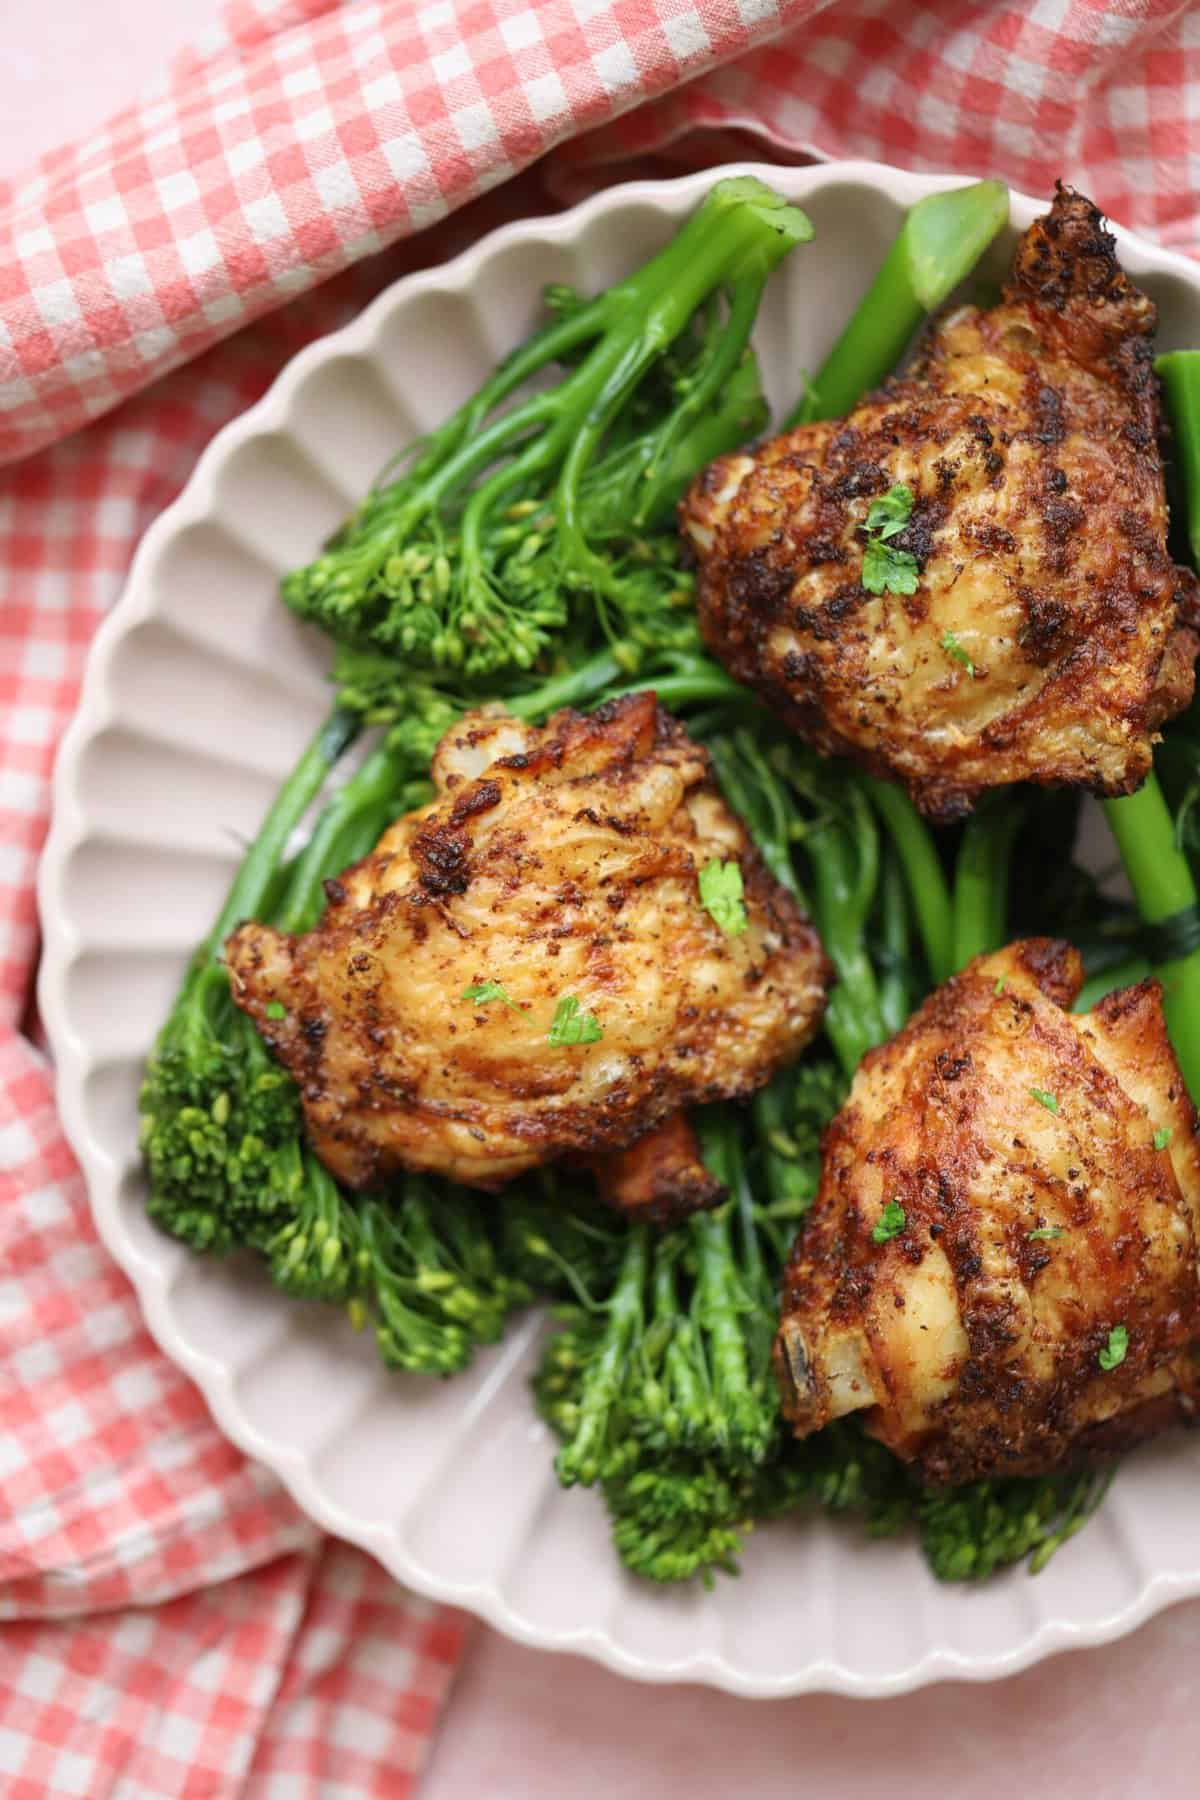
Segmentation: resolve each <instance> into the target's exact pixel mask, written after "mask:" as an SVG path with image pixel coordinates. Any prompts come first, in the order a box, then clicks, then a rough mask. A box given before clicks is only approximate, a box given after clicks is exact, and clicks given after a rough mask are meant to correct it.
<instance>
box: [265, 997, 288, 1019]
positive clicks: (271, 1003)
mask: <svg viewBox="0 0 1200 1800" xmlns="http://www.w3.org/2000/svg"><path fill="white" fill-rule="evenodd" d="M263 1011H264V1013H265V1014H266V1015H267V1017H268V1019H286V1018H287V1007H286V1006H285V1005H284V1004H283V1001H282V1000H268V1001H267V1004H266V1005H265V1006H264V1007H263Z"/></svg>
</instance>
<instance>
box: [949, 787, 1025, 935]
mask: <svg viewBox="0 0 1200 1800" xmlns="http://www.w3.org/2000/svg"><path fill="white" fill-rule="evenodd" d="M1021 812H1022V808H1021V806H1020V805H1019V803H1014V802H1013V801H1012V800H1010V799H1007V798H996V797H992V796H989V797H988V799H986V800H984V801H981V802H980V804H979V806H978V807H977V808H976V810H975V811H974V812H973V813H972V814H971V817H970V818H969V819H968V820H967V824H966V829H965V830H964V832H963V837H962V843H961V845H960V846H959V851H958V861H957V864H956V866H955V872H954V966H955V968H956V969H961V968H964V967H965V966H966V964H967V963H969V962H970V961H971V958H972V957H974V956H982V955H983V954H984V952H985V951H988V950H998V949H999V948H1000V946H1001V944H1003V942H1004V939H1005V924H1006V921H1007V917H1008V865H1009V860H1010V858H1011V856H1012V849H1013V844H1014V843H1015V842H1016V836H1017V831H1018V830H1019V828H1020V824H1021Z"/></svg>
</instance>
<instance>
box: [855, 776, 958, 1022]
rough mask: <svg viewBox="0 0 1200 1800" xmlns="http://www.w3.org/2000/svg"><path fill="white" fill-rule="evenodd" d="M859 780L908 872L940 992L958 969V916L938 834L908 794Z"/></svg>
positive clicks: (888, 784) (933, 977)
mask: <svg viewBox="0 0 1200 1800" xmlns="http://www.w3.org/2000/svg"><path fill="white" fill-rule="evenodd" d="M860 779H861V781H862V784H863V788H864V790H865V792H866V793H867V795H868V796H869V798H870V800H871V803H872V805H873V806H874V808H875V810H876V812H877V813H878V814H879V816H880V818H881V819H882V820H883V823H884V826H885V827H886V829H887V833H888V836H889V838H890V839H891V842H892V846H893V848H894V849H895V852H896V855H897V856H898V858H899V860H900V866H901V867H902V869H903V870H904V876H905V880H906V882H907V884H908V893H909V900H910V902H911V904H912V910H913V918H914V920H915V923H916V926H917V930H918V932H919V933H920V938H921V943H922V946H923V948H924V951H925V961H926V964H927V966H928V969H929V975H930V979H931V980H932V982H933V985H934V986H935V987H940V986H941V984H942V982H943V981H947V980H948V979H949V978H950V976H951V975H953V973H954V970H955V967H956V964H955V956H954V914H953V907H952V903H951V899H950V889H949V887H948V886H947V883H946V877H945V875H944V873H943V872H942V864H941V859H940V857H939V856H938V851H937V845H936V844H935V843H934V840H933V833H932V832H931V831H930V829H929V827H928V825H926V823H925V821H924V819H923V818H922V817H921V815H920V813H919V812H918V811H917V809H916V807H915V806H914V805H913V803H912V801H911V800H910V799H909V798H908V795H907V794H906V793H904V791H903V789H901V788H898V787H896V786H895V785H894V784H893V783H892V782H890V781H879V780H877V779H876V778H875V777H874V776H873V775H864V776H861V777H860Z"/></svg>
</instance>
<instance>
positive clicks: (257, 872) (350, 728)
mask: <svg viewBox="0 0 1200 1800" xmlns="http://www.w3.org/2000/svg"><path fill="white" fill-rule="evenodd" d="M361 728H362V726H361V721H360V720H359V719H358V718H356V717H355V715H354V714H353V713H351V712H344V711H341V710H338V711H335V712H333V713H331V714H330V716H329V717H328V718H327V719H326V720H325V721H324V723H323V724H322V726H321V728H320V730H319V731H318V732H317V734H316V736H315V737H314V738H313V739H312V742H311V743H310V744H309V746H308V748H307V749H306V750H305V752H304V754H303V755H302V756H301V758H300V761H299V762H298V763H297V764H296V767H295V768H294V769H293V770H292V773H291V774H290V775H289V776H288V778H287V780H286V781H285V782H284V783H283V786H282V787H281V788H280V789H279V791H278V793H277V794H276V795H275V798H274V800H272V802H271V805H270V809H269V811H268V813H267V816H266V818H265V819H264V820H263V822H262V824H261V826H260V827H259V830H258V835H257V836H256V837H255V839H254V842H253V844H251V846H250V848H249V850H248V851H247V852H246V855H245V856H244V857H243V859H242V863H241V866H240V867H239V869H238V872H237V874H236V875H235V876H234V878H233V885H232V886H231V887H230V889H229V893H228V894H227V896H226V898H225V904H224V905H223V906H222V908H221V910H220V912H219V913H218V914H217V917H216V919H215V921H214V922H213V926H212V929H211V930H210V932H209V934H208V936H207V937H206V938H205V940H204V943H203V945H202V946H201V952H200V954H201V957H202V958H205V959H208V960H211V959H213V958H215V957H217V956H218V955H219V953H220V950H221V947H222V945H223V944H224V942H225V939H226V938H227V937H228V936H229V934H230V932H231V931H232V930H233V928H234V926H235V925H240V924H241V922H242V920H243V919H252V918H254V917H255V916H256V915H257V913H258V912H259V910H260V908H261V906H262V902H263V898H264V896H265V895H266V893H267V891H268V889H269V888H270V886H271V884H272V882H273V881H274V879H275V875H276V871H277V869H278V867H279V864H280V862H281V860H282V858H283V853H284V850H285V849H286V847H287V842H288V839H289V838H290V837H291V835H292V833H293V831H295V829H296V827H297V825H299V823H300V821H301V819H302V818H303V817H304V815H305V813H306V812H307V811H308V809H309V807H310V806H311V805H312V803H313V801H314V800H315V799H316V797H317V795H318V794H319V793H320V791H321V788H322V787H323V785H324V783H325V778H326V776H327V775H328V774H329V771H330V769H332V767H333V765H334V764H335V763H336V762H337V761H338V759H339V757H340V756H342V754H343V753H344V752H345V751H346V750H347V749H348V748H349V746H350V744H351V743H353V741H354V739H355V738H356V737H357V736H358V733H359V731H360V730H361Z"/></svg>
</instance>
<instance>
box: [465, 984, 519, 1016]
mask: <svg viewBox="0 0 1200 1800" xmlns="http://www.w3.org/2000/svg"><path fill="white" fill-rule="evenodd" d="M459 998H460V999H462V1000H470V1001H471V1003H472V1005H474V1006H487V1005H488V1003H489V1002H490V1001H492V1000H499V1002H500V1004H501V1006H507V1007H508V1008H509V1009H510V1010H511V1011H512V1012H520V1010H521V1008H520V1007H519V1006H518V1005H517V1003H516V1001H515V1000H514V999H513V997H512V995H511V994H510V993H509V991H508V989H507V988H506V987H505V985H504V983H503V982H502V981H477V982H475V983H474V985H473V986H471V987H465V988H464V989H463V991H462V993H461V995H460V996H459Z"/></svg>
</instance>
